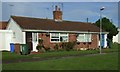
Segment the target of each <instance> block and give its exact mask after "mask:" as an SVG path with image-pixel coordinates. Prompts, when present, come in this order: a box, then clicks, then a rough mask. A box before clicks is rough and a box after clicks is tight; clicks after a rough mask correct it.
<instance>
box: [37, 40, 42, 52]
mask: <svg viewBox="0 0 120 72" xmlns="http://www.w3.org/2000/svg"><path fill="white" fill-rule="evenodd" d="M42 48H44V46H43V40H42V39H39V40H38V45H37V47H36V49H37V50H38V52H43V51H42V50H43V49H42Z"/></svg>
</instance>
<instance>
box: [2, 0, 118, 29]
mask: <svg viewBox="0 0 120 72" xmlns="http://www.w3.org/2000/svg"><path fill="white" fill-rule="evenodd" d="M111 1H112V0H111ZM62 4H63V6H62ZM11 5H12V6H11ZM55 5H58V6H59V7H60V8H61V10H62V11H63V16H62V19H63V20H68V21H78V22H87V18H88V21H89V22H92V23H94V22H96V21H97V20H98V19H99V18H100V8H101V7H105V9H104V10H103V11H102V17H107V18H109V19H110V20H111V21H112V22H113V23H114V25H115V26H117V27H118V2H9V1H6V2H2V4H0V7H1V8H2V11H0V12H2V15H0V16H2V17H0V18H2V19H0V20H3V21H8V20H9V18H10V15H15V16H27V17H35V18H46V17H47V18H48V19H53V13H52V11H53V10H54V6H55Z"/></svg>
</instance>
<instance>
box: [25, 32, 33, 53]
mask: <svg viewBox="0 0 120 72" xmlns="http://www.w3.org/2000/svg"><path fill="white" fill-rule="evenodd" d="M26 44H27V45H28V48H29V51H31V50H33V45H32V32H26Z"/></svg>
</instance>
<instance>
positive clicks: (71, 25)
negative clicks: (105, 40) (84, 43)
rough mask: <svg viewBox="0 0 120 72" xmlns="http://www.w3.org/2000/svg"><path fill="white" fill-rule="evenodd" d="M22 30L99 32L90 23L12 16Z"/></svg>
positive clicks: (97, 28)
mask: <svg viewBox="0 0 120 72" xmlns="http://www.w3.org/2000/svg"><path fill="white" fill-rule="evenodd" d="M12 19H13V20H15V22H16V23H17V24H19V26H20V27H21V28H22V29H28V30H58V31H88V30H89V31H90V32H99V27H97V26H95V25H94V24H92V23H83V22H73V21H61V22H56V21H54V20H52V19H40V18H30V17H21V16H12Z"/></svg>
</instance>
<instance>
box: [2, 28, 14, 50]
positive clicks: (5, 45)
mask: <svg viewBox="0 0 120 72" xmlns="http://www.w3.org/2000/svg"><path fill="white" fill-rule="evenodd" d="M12 41H13V32H12V31H11V30H0V51H3V50H6V51H10V43H12Z"/></svg>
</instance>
